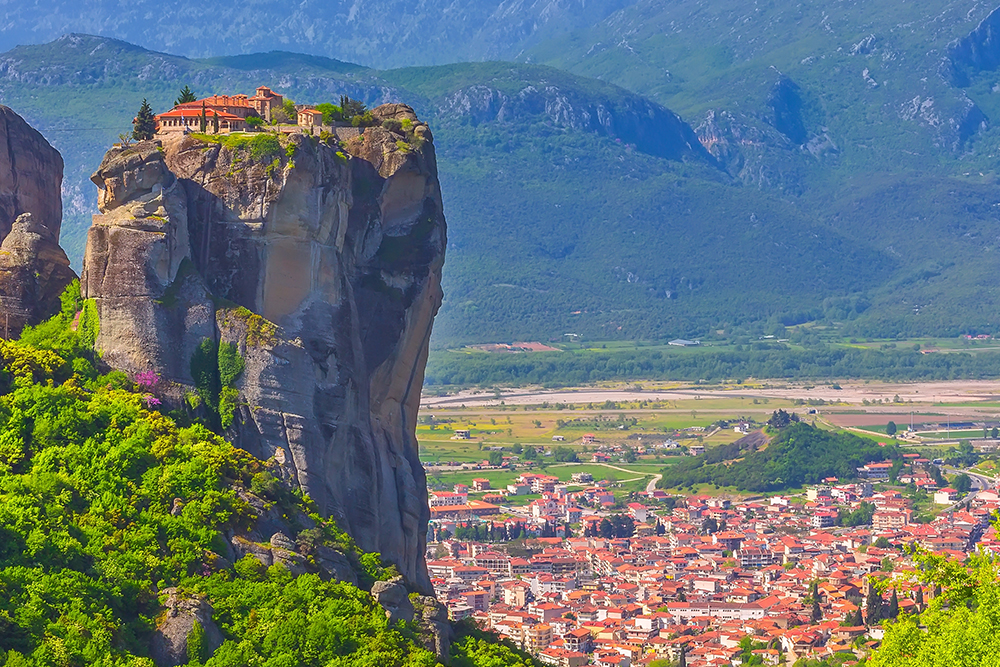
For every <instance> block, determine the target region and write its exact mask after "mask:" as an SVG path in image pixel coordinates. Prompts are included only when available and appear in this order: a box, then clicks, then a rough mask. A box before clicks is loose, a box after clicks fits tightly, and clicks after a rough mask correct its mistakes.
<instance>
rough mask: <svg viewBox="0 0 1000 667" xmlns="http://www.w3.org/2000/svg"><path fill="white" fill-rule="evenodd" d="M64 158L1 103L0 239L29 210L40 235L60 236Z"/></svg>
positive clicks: (50, 238)
mask: <svg viewBox="0 0 1000 667" xmlns="http://www.w3.org/2000/svg"><path fill="white" fill-rule="evenodd" d="M62 177H63V160H62V156H61V155H59V151H57V150H56V149H55V148H53V147H52V146H50V145H49V142H47V141H46V140H45V137H43V136H42V135H41V134H40V133H39V132H38V131H37V130H35V129H34V128H33V127H31V126H30V125H28V124H27V123H26V122H24V119H23V118H21V117H20V116H18V115H17V114H16V113H14V111H13V110H12V109H10V108H9V107H5V106H3V105H0V239H3V238H5V237H6V236H7V234H8V233H9V232H10V229H11V226H12V225H13V224H14V220H16V219H17V216H19V215H21V214H22V213H31V214H32V216H34V218H35V222H36V223H38V224H40V225H41V226H42V228H44V230H45V232H44V234H43V236H44V237H45V238H46V239H48V240H50V241H58V240H59V227H60V226H61V225H62Z"/></svg>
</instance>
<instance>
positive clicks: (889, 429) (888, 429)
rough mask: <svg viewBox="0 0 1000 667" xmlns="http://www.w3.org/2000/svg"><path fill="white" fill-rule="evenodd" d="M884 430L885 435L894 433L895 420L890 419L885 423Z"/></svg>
mask: <svg viewBox="0 0 1000 667" xmlns="http://www.w3.org/2000/svg"><path fill="white" fill-rule="evenodd" d="M885 432H886V434H887V435H896V422H894V421H890V422H889V423H888V424H886V425H885Z"/></svg>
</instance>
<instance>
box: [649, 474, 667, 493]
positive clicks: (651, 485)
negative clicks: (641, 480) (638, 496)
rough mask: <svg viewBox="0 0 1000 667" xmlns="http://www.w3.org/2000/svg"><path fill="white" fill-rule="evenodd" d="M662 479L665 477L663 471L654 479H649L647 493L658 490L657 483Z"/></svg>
mask: <svg viewBox="0 0 1000 667" xmlns="http://www.w3.org/2000/svg"><path fill="white" fill-rule="evenodd" d="M661 479H663V473H660V474H659V475H657V476H656V477H654V478H653V479H651V480H649V484H647V485H646V493H647V494H649V493H652V492H653V491H655V490H656V484H657V482H659V481H660V480H661Z"/></svg>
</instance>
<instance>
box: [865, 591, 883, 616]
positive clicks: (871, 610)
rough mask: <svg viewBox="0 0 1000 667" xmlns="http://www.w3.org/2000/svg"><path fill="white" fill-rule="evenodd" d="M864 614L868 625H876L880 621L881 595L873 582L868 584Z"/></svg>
mask: <svg viewBox="0 0 1000 667" xmlns="http://www.w3.org/2000/svg"><path fill="white" fill-rule="evenodd" d="M865 612H866V615H867V619H866V620H867V621H868V625H876V624H877V623H878V622H879V621H881V620H882V594H881V593H879V591H878V587H877V586H876V585H875V582H874V581H870V582H869V588H868V598H867V600H866V601H865Z"/></svg>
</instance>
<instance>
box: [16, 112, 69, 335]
mask: <svg viewBox="0 0 1000 667" xmlns="http://www.w3.org/2000/svg"><path fill="white" fill-rule="evenodd" d="M62 176H63V161H62V156H60V155H59V151H57V150H56V149H55V148H53V147H52V146H50V145H49V142H47V141H46V140H45V137H43V136H42V135H41V134H39V132H38V131H37V130H35V129H34V128H33V127H31V126H30V125H28V124H27V123H26V122H25V121H24V119H23V118H21V117H20V116H18V115H17V114H16V113H14V111H13V110H11V109H10V108H8V107H5V106H2V105H0V241H2V242H3V245H2V247H0V336H3V337H5V338H16V337H17V336H18V335H19V334H20V333H21V329H23V328H24V326H25V325H27V324H38V323H39V322H41V321H42V320H44V319H46V318H48V317H50V316H51V315H53V314H55V313H56V312H58V310H59V295H60V294H62V291H63V290H64V289H65V288H66V285H68V284H69V283H70V282H72V281H73V279H74V278H76V274H74V273H73V270H72V269H70V268H69V259H67V257H66V253H64V252H63V251H62V248H60V247H59V228H60V226H61V225H62V192H61V188H62Z"/></svg>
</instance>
